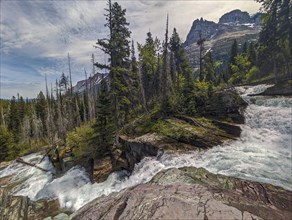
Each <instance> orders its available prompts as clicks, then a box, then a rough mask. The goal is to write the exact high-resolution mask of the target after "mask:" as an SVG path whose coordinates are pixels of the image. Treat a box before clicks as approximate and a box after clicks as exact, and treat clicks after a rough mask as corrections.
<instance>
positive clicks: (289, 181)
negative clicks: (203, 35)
mask: <svg viewBox="0 0 292 220" xmlns="http://www.w3.org/2000/svg"><path fill="white" fill-rule="evenodd" d="M267 87H268V86H265V85H260V86H255V87H239V88H237V91H238V92H239V93H240V94H241V95H242V97H243V98H244V99H245V100H246V101H247V102H248V103H249V105H248V107H247V109H246V112H245V118H246V123H245V124H244V125H242V126H241V128H242V133H241V137H240V138H239V139H238V140H236V141H232V142H228V143H225V144H224V145H223V146H216V147H214V148H212V149H210V150H207V151H205V152H201V153H198V152H194V153H192V154H186V155H166V154H164V155H160V156H158V157H147V158H144V159H143V160H142V161H141V162H140V163H139V164H137V165H136V166H135V169H134V171H133V173H132V174H131V176H129V177H127V176H126V175H125V173H124V172H116V173H112V174H111V175H110V176H109V178H108V179H107V180H106V181H105V182H103V183H94V184H91V183H90V181H89V178H88V176H87V174H86V172H85V170H84V169H83V168H82V167H78V166H77V167H73V168H72V169H71V170H69V171H68V172H67V173H66V174H64V175H63V176H62V177H59V178H55V179H54V178H53V175H52V174H51V173H49V172H48V173H44V172H42V171H40V170H38V169H36V168H33V167H28V166H24V165H22V164H17V163H13V164H12V165H10V166H9V167H7V168H6V169H4V170H2V171H0V177H2V176H7V175H11V174H15V176H14V179H15V180H20V181H23V183H22V184H20V185H19V186H18V187H17V188H15V189H14V193H15V194H16V195H26V196H29V197H30V198H31V199H33V200H38V199H42V198H47V199H50V198H58V199H59V201H60V204H61V206H62V207H67V208H70V209H73V210H76V209H79V208H80V207H82V206H83V205H85V204H86V203H88V202H90V201H91V200H93V199H94V198H97V197H100V196H102V195H108V194H110V193H111V192H117V191H120V190H122V189H124V188H128V187H131V186H135V185H137V184H140V183H146V182H148V181H149V180H150V179H151V178H152V177H153V176H154V175H155V174H157V173H158V172H159V171H161V170H163V169H167V168H171V167H183V166H196V167H204V168H206V169H207V170H209V171H211V172H213V173H220V174H225V175H229V176H235V177H240V178H245V179H250V180H256V181H260V182H266V183H271V184H274V185H278V186H282V187H284V188H286V189H288V190H292V175H291V170H292V161H291V150H292V149H291V141H292V140H291V134H292V128H291V120H292V98H287V97H286V98H283V97H279V98H274V97H273V98H271V97H270V98H267V97H260V96H253V97H249V96H247V94H257V93H259V92H261V91H264V90H265V89H266V88H267ZM41 157H42V156H41V155H39V154H31V155H28V156H26V157H23V159H24V160H25V161H29V162H37V161H39V160H40V158H41ZM40 166H41V167H43V168H46V169H48V170H50V171H51V172H54V168H53V166H52V164H51V163H50V162H49V160H48V159H47V158H46V159H45V160H44V161H43V162H42V163H40Z"/></svg>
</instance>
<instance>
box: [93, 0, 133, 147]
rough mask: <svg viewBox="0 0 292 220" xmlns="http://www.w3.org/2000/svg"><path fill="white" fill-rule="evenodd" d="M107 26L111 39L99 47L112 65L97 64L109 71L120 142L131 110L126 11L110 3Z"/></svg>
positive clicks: (116, 127)
mask: <svg viewBox="0 0 292 220" xmlns="http://www.w3.org/2000/svg"><path fill="white" fill-rule="evenodd" d="M106 12H107V14H106V15H105V16H106V20H107V22H106V24H105V26H106V27H108V28H109V32H110V33H109V37H108V38H107V39H99V40H98V41H97V45H98V46H99V48H101V50H102V51H104V52H105V53H106V54H108V55H109V63H110V65H105V64H100V63H96V66H97V67H98V68H107V69H109V71H110V72H109V81H110V92H111V100H112V105H113V112H114V118H115V130H116V142H118V132H119V129H120V128H121V125H122V124H123V123H124V121H125V115H126V114H125V113H126V112H127V111H128V110H129V106H130V101H129V98H128V97H129V89H128V85H127V81H126V78H128V77H129V66H130V61H129V55H130V47H129V38H130V34H131V32H130V31H129V29H128V26H129V23H128V22H127V20H126V17H125V15H126V10H125V9H122V8H121V6H120V5H119V4H118V3H117V2H115V3H114V4H112V3H111V0H109V1H108V9H106Z"/></svg>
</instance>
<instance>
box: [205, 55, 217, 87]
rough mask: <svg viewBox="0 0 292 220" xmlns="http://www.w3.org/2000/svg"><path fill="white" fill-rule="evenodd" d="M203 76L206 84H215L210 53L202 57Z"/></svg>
mask: <svg viewBox="0 0 292 220" xmlns="http://www.w3.org/2000/svg"><path fill="white" fill-rule="evenodd" d="M204 76H205V81H206V82H211V83H213V84H215V83H216V68H215V64H214V61H213V58H212V53H211V51H209V52H208V53H207V54H206V55H205V57H204Z"/></svg>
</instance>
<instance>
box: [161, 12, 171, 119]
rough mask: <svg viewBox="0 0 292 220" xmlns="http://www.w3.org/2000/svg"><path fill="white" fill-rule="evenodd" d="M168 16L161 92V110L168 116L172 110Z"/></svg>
mask: <svg viewBox="0 0 292 220" xmlns="http://www.w3.org/2000/svg"><path fill="white" fill-rule="evenodd" d="M168 46H169V42H168V15H167V19H166V31H165V39H164V45H163V64H162V71H161V81H160V91H161V94H160V95H161V110H162V112H163V113H164V114H168V113H169V111H170V110H171V109H170V103H169V98H170V82H169V80H170V79H169V64H168Z"/></svg>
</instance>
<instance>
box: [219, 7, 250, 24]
mask: <svg viewBox="0 0 292 220" xmlns="http://www.w3.org/2000/svg"><path fill="white" fill-rule="evenodd" d="M224 23H239V24H244V23H253V20H252V19H251V17H250V15H249V14H248V13H247V12H246V11H240V10H239V9H235V10H233V11H231V12H228V13H226V14H224V15H223V16H222V17H221V18H220V19H219V24H224Z"/></svg>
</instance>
